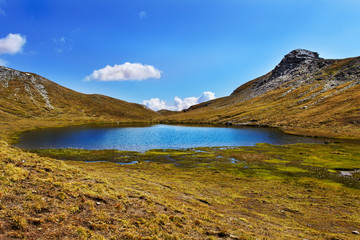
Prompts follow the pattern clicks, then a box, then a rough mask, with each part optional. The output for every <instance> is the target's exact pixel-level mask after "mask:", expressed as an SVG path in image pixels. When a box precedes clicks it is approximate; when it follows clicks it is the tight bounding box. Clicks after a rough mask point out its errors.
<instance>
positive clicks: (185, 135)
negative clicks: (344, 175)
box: [16, 124, 324, 152]
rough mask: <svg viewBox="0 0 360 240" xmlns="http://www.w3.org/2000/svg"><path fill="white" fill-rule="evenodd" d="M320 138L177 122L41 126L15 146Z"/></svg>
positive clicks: (161, 145)
mask: <svg viewBox="0 0 360 240" xmlns="http://www.w3.org/2000/svg"><path fill="white" fill-rule="evenodd" d="M323 142H324V140H321V139H318V138H307V137H301V136H292V135H288V134H284V133H282V132H281V131H279V130H277V129H273V128H253V127H242V128H227V127H189V126H177V125H162V124H159V125H151V126H122V127H94V126H78V127H66V128H55V129H42V130H37V131H33V132H28V133H24V134H22V135H21V136H20V142H19V143H18V144H16V146H18V147H20V148H25V149H41V148H84V149H118V150H131V151H140V152H143V151H146V150H149V149H168V148H172V149H182V148H194V147H214V146H252V145H255V144H256V143H270V144H292V143H323Z"/></svg>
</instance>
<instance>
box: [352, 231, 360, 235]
mask: <svg viewBox="0 0 360 240" xmlns="http://www.w3.org/2000/svg"><path fill="white" fill-rule="evenodd" d="M351 233H352V234H355V235H360V232H359V231H352V232H351Z"/></svg>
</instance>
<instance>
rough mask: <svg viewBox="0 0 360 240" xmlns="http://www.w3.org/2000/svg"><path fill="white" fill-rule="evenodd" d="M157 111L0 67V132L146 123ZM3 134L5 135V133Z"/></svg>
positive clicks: (156, 114) (38, 76) (0, 133)
mask: <svg viewBox="0 0 360 240" xmlns="http://www.w3.org/2000/svg"><path fill="white" fill-rule="evenodd" d="M158 115H159V114H158V113H156V112H154V111H152V110H150V109H148V108H146V107H144V106H143V105H140V104H136V103H129V102H126V101H123V100H119V99H115V98H112V97H108V96H104V95H100V94H83V93H79V92H76V91H74V90H71V89H69V88H66V87H63V86H61V85H59V84H57V83H55V82H52V81H50V80H48V79H46V78H44V77H42V76H40V75H37V74H35V73H29V72H21V71H18V70H15V69H11V68H8V67H1V66H0V118H1V119H2V125H3V126H2V127H1V128H0V135H2V134H4V133H5V132H13V131H14V130H16V131H23V130H27V129H33V128H36V127H40V126H42V127H45V126H48V127H53V126H64V125H74V124H84V123H106V122H145V121H146V122H147V121H149V119H152V118H154V117H157V116H158ZM5 135H6V134H5Z"/></svg>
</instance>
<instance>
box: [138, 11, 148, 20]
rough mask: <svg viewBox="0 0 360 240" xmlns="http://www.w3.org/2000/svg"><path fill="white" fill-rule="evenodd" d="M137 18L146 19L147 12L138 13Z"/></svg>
mask: <svg viewBox="0 0 360 240" xmlns="http://www.w3.org/2000/svg"><path fill="white" fill-rule="evenodd" d="M139 17H140V18H141V19H144V18H146V17H147V12H145V11H141V12H139Z"/></svg>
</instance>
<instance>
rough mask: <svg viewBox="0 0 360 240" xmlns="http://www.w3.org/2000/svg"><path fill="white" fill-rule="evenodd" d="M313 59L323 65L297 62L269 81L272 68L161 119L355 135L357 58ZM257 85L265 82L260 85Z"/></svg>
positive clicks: (359, 113) (359, 91)
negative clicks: (291, 69) (230, 90)
mask: <svg viewBox="0 0 360 240" xmlns="http://www.w3.org/2000/svg"><path fill="white" fill-rule="evenodd" d="M317 62H319V63H317V64H320V63H323V64H324V66H323V67H321V68H318V69H316V70H312V71H311V70H309V69H308V68H310V67H312V65H311V63H310V64H308V65H305V66H301V65H300V67H299V69H296V71H295V70H294V72H290V73H287V72H285V73H284V75H283V76H281V77H278V78H275V79H272V78H271V76H272V75H274V71H275V70H276V69H275V70H273V71H272V72H270V73H268V74H266V75H264V76H262V77H260V78H258V79H255V80H252V81H250V82H247V83H245V84H244V85H242V86H240V87H239V88H238V89H236V90H235V91H234V92H233V94H231V95H230V96H228V97H224V98H219V99H215V100H211V101H209V102H206V103H202V104H199V105H196V106H192V107H190V108H189V109H188V110H187V111H186V112H184V113H181V114H176V115H170V116H166V117H162V120H163V121H165V122H166V121H167V122H177V123H179V122H186V123H213V124H228V125H235V126H236V125H237V126H243V125H255V126H272V127H279V128H281V129H283V130H285V131H287V132H290V133H297V134H304V135H312V136H327V137H348V138H358V136H360V84H359V83H360V70H359V69H360V68H359V66H360V58H349V59H344V60H321V59H320V60H317ZM305 67H306V68H305ZM304 68H305V69H304ZM284 76H285V77H287V78H286V79H285V80H284V78H285V77H284ZM261 84H267V85H268V86H267V88H261V87H262V85H261Z"/></svg>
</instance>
